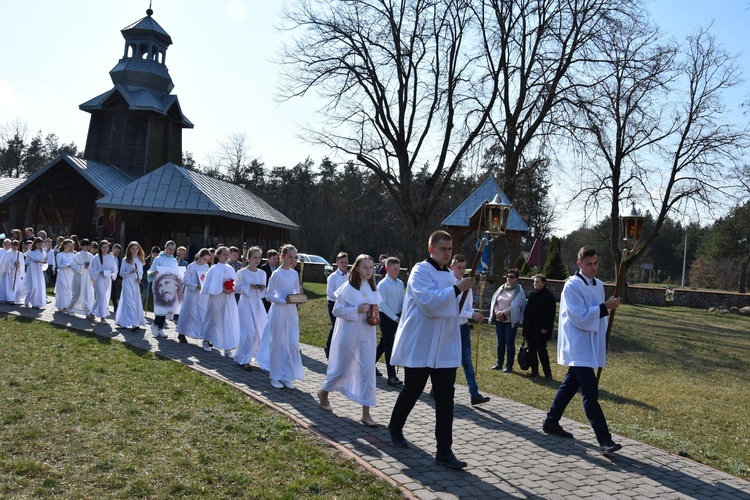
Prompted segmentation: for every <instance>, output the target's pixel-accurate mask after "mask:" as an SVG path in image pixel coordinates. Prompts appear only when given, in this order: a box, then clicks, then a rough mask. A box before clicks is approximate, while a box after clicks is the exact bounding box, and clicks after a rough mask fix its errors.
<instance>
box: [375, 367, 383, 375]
mask: <svg viewBox="0 0 750 500" xmlns="http://www.w3.org/2000/svg"><path fill="white" fill-rule="evenodd" d="M375 376H376V377H382V376H383V374H382V373H380V370H378V369H377V368H375Z"/></svg>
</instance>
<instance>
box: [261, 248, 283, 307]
mask: <svg viewBox="0 0 750 500" xmlns="http://www.w3.org/2000/svg"><path fill="white" fill-rule="evenodd" d="M278 266H279V252H278V250H274V249H273V248H271V249H269V250H268V251H267V252H266V263H265V264H263V265H262V266H260V269H261V270H262V271H263V272H264V273H266V283H268V282H269V281H270V280H271V275H272V274H273V272H274V271H275V270H276V268H277V267H278ZM263 307H265V308H266V312H268V310H269V309H270V308H271V303H270V302H269V301H267V300H266V298H265V297H263Z"/></svg>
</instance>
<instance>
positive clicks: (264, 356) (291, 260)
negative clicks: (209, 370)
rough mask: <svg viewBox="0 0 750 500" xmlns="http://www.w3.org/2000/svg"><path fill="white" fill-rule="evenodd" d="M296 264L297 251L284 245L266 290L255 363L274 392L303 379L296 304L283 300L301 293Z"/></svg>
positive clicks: (292, 385) (288, 387)
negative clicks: (265, 317)
mask: <svg viewBox="0 0 750 500" xmlns="http://www.w3.org/2000/svg"><path fill="white" fill-rule="evenodd" d="M296 263H297V249H296V248H294V247H293V246H292V245H284V246H283V247H282V248H281V267H278V268H277V269H276V270H275V271H274V272H273V274H272V275H271V279H270V280H269V281H268V286H267V288H266V300H267V301H268V302H270V303H271V309H269V311H268V323H266V328H265V329H264V330H263V337H262V338H261V341H260V349H259V350H258V356H257V359H256V361H257V362H258V366H260V367H261V368H262V369H264V370H266V371H267V372H269V375H270V376H271V385H272V386H273V387H275V388H277V389H283V388H284V387H286V388H287V389H294V388H295V386H294V382H293V381H294V380H304V378H305V372H304V370H303V368H302V355H301V354H300V351H299V315H298V314H297V304H293V303H291V302H289V301H288V299H287V298H288V296H289V295H290V294H294V293H300V291H301V287H300V283H299V274H298V273H297V271H296V270H295V269H294V266H295V264H296ZM373 373H374V372H373Z"/></svg>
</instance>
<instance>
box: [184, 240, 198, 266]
mask: <svg viewBox="0 0 750 500" xmlns="http://www.w3.org/2000/svg"><path fill="white" fill-rule="evenodd" d="M185 249H186V250H187V254H186V255H185V260H187V261H188V264H190V263H191V262H195V254H197V253H198V251H199V250H200V248H198V245H196V244H195V243H193V237H192V236H190V235H189V234H188V235H187V236H186V237H185Z"/></svg>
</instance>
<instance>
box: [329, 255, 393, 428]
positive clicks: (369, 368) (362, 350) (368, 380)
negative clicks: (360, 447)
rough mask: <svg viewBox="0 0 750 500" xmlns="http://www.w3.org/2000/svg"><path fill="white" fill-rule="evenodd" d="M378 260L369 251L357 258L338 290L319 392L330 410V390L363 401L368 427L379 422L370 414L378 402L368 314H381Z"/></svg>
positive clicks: (372, 330)
mask: <svg viewBox="0 0 750 500" xmlns="http://www.w3.org/2000/svg"><path fill="white" fill-rule="evenodd" d="M374 274H375V263H374V261H373V259H372V257H370V256H369V255H364V254H363V255H360V256H358V257H357V259H356V260H355V261H354V267H353V268H352V271H351V273H350V274H349V280H348V281H347V282H346V283H344V284H343V285H341V287H340V288H339V289H338V290H336V303H335V304H334V306H333V314H334V316H336V326H334V328H333V337H332V338H331V350H330V354H329V359H328V370H327V371H326V380H325V382H324V383H323V388H322V389H321V390H320V392H318V398H319V399H320V406H321V408H323V409H324V410H331V406H330V404H329V402H328V393H329V392H331V391H338V392H340V393H341V394H343V395H344V396H346V397H347V398H349V399H351V400H352V401H354V402H355V403H359V404H361V405H362V418H361V419H360V422H362V423H363V424H365V425H367V426H368V427H375V426H376V425H377V424H376V423H375V421H374V420H373V419H372V417H371V416H370V407H371V406H375V349H376V345H377V332H376V331H375V326H373V325H370V324H368V323H367V316H368V315H369V314H370V313H372V314H374V316H375V317H377V316H378V313H379V311H378V304H380V302H381V298H380V294H379V293H378V290H377V287H376V286H375V276H374Z"/></svg>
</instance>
